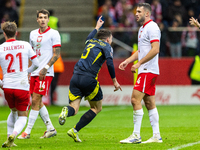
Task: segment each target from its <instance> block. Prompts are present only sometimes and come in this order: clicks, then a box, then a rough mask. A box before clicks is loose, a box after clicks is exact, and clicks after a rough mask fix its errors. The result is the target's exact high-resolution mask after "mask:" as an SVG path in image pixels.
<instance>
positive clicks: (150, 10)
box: [137, 3, 152, 13]
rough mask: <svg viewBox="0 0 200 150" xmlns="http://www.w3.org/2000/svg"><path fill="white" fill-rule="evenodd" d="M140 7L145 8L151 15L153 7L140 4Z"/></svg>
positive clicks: (147, 4)
mask: <svg viewBox="0 0 200 150" xmlns="http://www.w3.org/2000/svg"><path fill="white" fill-rule="evenodd" d="M137 6H138V7H144V9H146V10H148V11H149V12H150V13H151V12H152V9H151V5H150V4H149V3H139V4H138V5H137Z"/></svg>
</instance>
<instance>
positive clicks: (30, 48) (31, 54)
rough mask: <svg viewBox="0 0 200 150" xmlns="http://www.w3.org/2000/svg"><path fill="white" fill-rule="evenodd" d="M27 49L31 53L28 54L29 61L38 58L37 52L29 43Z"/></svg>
mask: <svg viewBox="0 0 200 150" xmlns="http://www.w3.org/2000/svg"><path fill="white" fill-rule="evenodd" d="M27 48H28V51H29V54H28V57H29V59H31V60H33V59H34V58H37V55H36V54H35V52H34V51H33V49H32V47H31V45H30V44H29V43H27Z"/></svg>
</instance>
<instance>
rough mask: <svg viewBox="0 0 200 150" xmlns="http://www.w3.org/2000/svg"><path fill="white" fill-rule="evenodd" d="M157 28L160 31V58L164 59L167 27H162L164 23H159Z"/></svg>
mask: <svg viewBox="0 0 200 150" xmlns="http://www.w3.org/2000/svg"><path fill="white" fill-rule="evenodd" d="M158 26H159V28H160V31H161V35H162V36H161V38H160V53H159V56H160V57H165V56H167V46H166V41H167V32H168V30H167V27H166V26H165V25H164V23H162V22H160V23H158Z"/></svg>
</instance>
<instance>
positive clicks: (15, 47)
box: [4, 45, 24, 51]
mask: <svg viewBox="0 0 200 150" xmlns="http://www.w3.org/2000/svg"><path fill="white" fill-rule="evenodd" d="M17 49H24V45H13V46H7V47H4V51H8V50H17Z"/></svg>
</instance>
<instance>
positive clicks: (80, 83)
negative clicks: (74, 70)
mask: <svg viewBox="0 0 200 150" xmlns="http://www.w3.org/2000/svg"><path fill="white" fill-rule="evenodd" d="M82 97H85V100H88V101H99V100H102V99H103V94H102V90H101V87H100V85H99V82H98V81H97V80H96V79H94V78H92V77H90V76H84V75H78V74H73V76H72V78H71V80H70V86H69V103H70V102H72V101H74V100H76V99H78V98H80V99H81V98H82Z"/></svg>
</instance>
